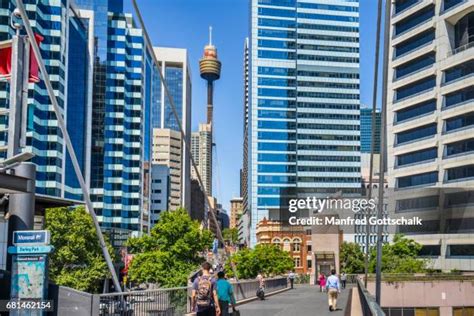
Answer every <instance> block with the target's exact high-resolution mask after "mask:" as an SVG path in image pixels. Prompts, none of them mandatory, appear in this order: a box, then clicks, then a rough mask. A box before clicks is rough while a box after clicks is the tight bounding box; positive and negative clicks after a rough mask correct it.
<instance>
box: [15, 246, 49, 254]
mask: <svg viewBox="0 0 474 316" xmlns="http://www.w3.org/2000/svg"><path fill="white" fill-rule="evenodd" d="M52 250H53V247H52V246H11V247H8V253H10V254H15V255H28V254H44V253H50V252H51V251H52Z"/></svg>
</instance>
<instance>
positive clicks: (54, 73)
mask: <svg viewBox="0 0 474 316" xmlns="http://www.w3.org/2000/svg"><path fill="white" fill-rule="evenodd" d="M24 3H25V5H26V10H27V13H28V16H29V18H30V20H31V21H32V25H33V29H34V31H35V32H36V33H38V34H40V35H42V36H43V37H44V40H43V42H42V43H41V45H40V48H41V53H42V57H43V59H44V61H45V64H46V69H47V71H48V73H49V74H50V80H51V83H52V86H53V89H54V90H55V94H56V96H57V100H58V103H59V106H60V107H61V108H62V109H63V110H64V112H65V113H66V114H65V115H66V119H67V116H68V114H69V113H72V112H76V113H75V114H71V115H78V117H77V120H78V121H77V122H75V123H77V124H78V125H80V124H81V122H82V123H83V121H84V112H83V111H82V110H84V107H85V103H84V102H85V99H86V97H87V92H86V90H85V87H84V83H85V82H84V79H85V77H86V76H87V72H86V69H85V67H86V64H87V61H88V58H87V53H86V52H85V51H84V49H83V48H84V45H85V41H86V36H87V35H86V34H87V30H86V28H85V26H84V25H82V23H81V21H80V19H79V18H78V17H77V16H76V13H75V12H74V11H73V10H71V9H70V8H71V7H70V6H71V4H70V3H69V1H61V0H50V1H33V0H29V1H24ZM14 8H15V2H14V1H0V18H1V19H2V20H4V21H6V23H2V25H0V40H6V39H9V38H11V36H12V35H13V31H12V29H11V28H10V27H9V22H8V21H9V20H10V15H11V13H12V10H13V9H14ZM68 45H71V47H68ZM73 48H78V51H74V49H73ZM76 54H78V55H81V54H82V56H83V57H85V58H84V59H83V60H82V61H74V60H73V59H74V58H75V57H76V56H77V55H76ZM69 61H71V67H72V68H75V69H76V70H77V71H78V72H77V90H74V91H71V89H69V86H68V85H69V81H68V77H69V74H70V71H69V69H68V63H69ZM0 88H1V89H0V108H8V106H9V105H8V100H9V93H8V90H9V85H8V84H6V83H0ZM69 92H71V94H72V95H69ZM75 97H76V98H77V108H75V109H73V108H72V107H69V106H68V103H69V100H72V99H74V98H75ZM27 120H28V122H27V140H26V142H27V143H26V145H27V146H26V149H25V150H26V151H31V152H33V153H34V154H35V157H34V158H33V159H32V160H31V161H32V162H34V163H35V164H36V165H37V169H36V174H37V181H36V192H37V193H38V194H44V195H50V196H55V197H63V196H68V197H72V198H74V197H77V196H72V195H71V194H73V193H74V188H77V187H78V186H77V182H74V181H75V180H74V179H73V177H72V175H73V173H72V174H71V172H69V170H67V169H66V168H68V166H69V164H68V162H67V159H68V157H67V155H68V154H67V153H66V150H65V143H64V139H63V136H62V134H61V132H60V130H59V128H58V125H57V121H56V118H55V114H54V111H53V109H52V106H51V102H50V100H49V97H48V95H47V93H46V87H45V84H44V81H40V82H39V83H37V84H30V85H29V91H28V119H27ZM7 125H8V122H7V120H6V116H4V117H3V118H2V119H0V146H3V145H6V141H7V132H6V130H7V128H8V126H7ZM81 131H83V129H81ZM71 139H72V141H73V143H74V146H75V147H76V150H77V153H78V159H79V160H80V165H81V167H82V168H83V167H84V160H85V157H84V150H85V149H84V144H83V143H81V140H80V137H71ZM2 155H5V153H4V152H3V153H0V159H2V158H5V157H4V156H2Z"/></svg>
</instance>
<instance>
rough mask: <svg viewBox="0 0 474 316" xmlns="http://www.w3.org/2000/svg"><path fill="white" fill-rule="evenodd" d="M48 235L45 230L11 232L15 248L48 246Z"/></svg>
mask: <svg viewBox="0 0 474 316" xmlns="http://www.w3.org/2000/svg"><path fill="white" fill-rule="evenodd" d="M49 241H50V234H49V231H47V230H19V231H14V232H13V244H14V245H15V246H26V245H49Z"/></svg>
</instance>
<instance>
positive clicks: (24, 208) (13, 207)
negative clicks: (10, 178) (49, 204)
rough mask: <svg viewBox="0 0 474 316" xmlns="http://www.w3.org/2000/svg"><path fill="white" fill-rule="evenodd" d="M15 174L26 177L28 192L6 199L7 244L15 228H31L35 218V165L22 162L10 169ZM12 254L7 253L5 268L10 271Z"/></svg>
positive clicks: (12, 195)
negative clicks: (7, 213) (7, 215)
mask: <svg viewBox="0 0 474 316" xmlns="http://www.w3.org/2000/svg"><path fill="white" fill-rule="evenodd" d="M12 170H13V172H14V174H15V176H19V177H23V178H27V179H28V180H29V181H28V193H15V194H10V198H9V201H8V212H9V214H10V217H9V219H8V245H9V246H12V245H13V232H14V231H17V230H32V229H33V228H34V218H35V213H34V212H35V190H36V183H35V179H36V165H35V164H34V163H31V162H23V163H21V164H19V165H18V166H17V167H15V168H14V169H12ZM11 265H12V256H11V255H10V254H7V270H8V271H11Z"/></svg>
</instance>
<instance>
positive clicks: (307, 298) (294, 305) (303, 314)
mask: <svg viewBox="0 0 474 316" xmlns="http://www.w3.org/2000/svg"><path fill="white" fill-rule="evenodd" d="M348 293H349V289H345V290H343V291H342V293H341V295H339V299H338V301H337V311H335V312H330V311H329V306H328V300H327V294H326V293H320V292H319V287H317V286H309V285H297V286H295V288H294V289H293V290H289V291H286V292H283V293H280V294H276V295H273V296H269V297H267V298H266V299H265V300H264V301H260V300H258V301H253V302H250V303H247V304H245V305H242V306H239V307H238V309H239V310H240V311H241V315H242V316H254V315H255V316H274V315H285V316H286V315H294V316H314V315H318V316H325V315H333V316H336V315H344V312H345V308H346V304H347V299H348Z"/></svg>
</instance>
